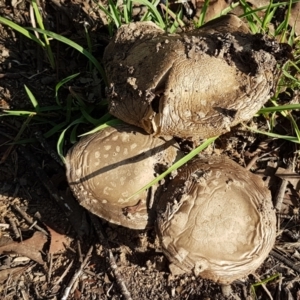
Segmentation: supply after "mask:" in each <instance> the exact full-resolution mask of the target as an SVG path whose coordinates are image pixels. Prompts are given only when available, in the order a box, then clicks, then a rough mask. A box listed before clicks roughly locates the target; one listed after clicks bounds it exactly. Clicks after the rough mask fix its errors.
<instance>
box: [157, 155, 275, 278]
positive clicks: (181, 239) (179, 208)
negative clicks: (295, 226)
mask: <svg viewBox="0 0 300 300" xmlns="http://www.w3.org/2000/svg"><path fill="white" fill-rule="evenodd" d="M157 211H158V216H157V230H158V235H159V237H160V241H161V244H162V249H163V252H164V253H165V255H166V256H167V258H168V259H169V260H170V261H171V262H172V263H173V266H171V268H170V269H171V270H174V272H175V271H177V272H178V269H177V270H176V268H173V269H172V267H174V265H175V266H176V267H177V268H179V270H181V271H184V272H194V273H195V274H196V275H198V274H199V275H200V276H201V277H203V278H208V279H211V280H214V281H216V282H219V283H222V284H229V283H231V282H232V281H234V280H236V279H240V278H242V277H244V276H246V275H248V274H249V273H251V272H252V271H254V270H255V269H257V268H258V267H259V266H260V265H261V264H262V262H263V261H264V259H265V258H266V257H267V256H268V254H269V252H270V251H271V249H272V247H273V245H274V242H275V237H276V217H275V210H274V209H273V205H272V200H271V195H270V192H269V190H268V189H267V188H266V187H265V186H264V183H263V181H262V179H261V178H259V177H258V176H257V175H254V174H253V173H251V172H250V171H247V170H246V169H244V168H242V167H241V166H240V165H238V164H237V163H235V162H233V161H231V160H230V159H228V158H226V157H222V156H219V157H218V156H212V157H210V158H200V157H198V158H195V159H194V160H192V161H190V162H189V163H188V164H187V165H185V166H184V167H183V168H181V169H180V170H179V171H178V174H177V176H176V177H175V178H174V179H173V180H172V181H171V182H170V183H169V185H168V187H167V191H166V193H165V194H164V195H163V197H161V198H160V200H159V201H158V208H157Z"/></svg>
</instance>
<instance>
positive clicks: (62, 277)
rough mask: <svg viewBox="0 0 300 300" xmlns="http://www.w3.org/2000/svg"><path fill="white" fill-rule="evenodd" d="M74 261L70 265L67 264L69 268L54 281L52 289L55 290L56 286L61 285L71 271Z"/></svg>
mask: <svg viewBox="0 0 300 300" xmlns="http://www.w3.org/2000/svg"><path fill="white" fill-rule="evenodd" d="M73 263H74V261H73V260H72V261H71V262H70V263H69V265H68V266H67V268H66V269H65V271H64V272H63V273H62V275H61V276H60V277H59V278H58V280H57V281H56V282H55V283H54V285H53V287H52V288H51V291H53V290H54V288H55V287H56V286H57V285H59V284H60V283H61V282H62V281H63V279H64V278H65V277H66V275H67V274H68V273H69V271H70V269H71V267H72V266H73Z"/></svg>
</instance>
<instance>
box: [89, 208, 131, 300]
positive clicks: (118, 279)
mask: <svg viewBox="0 0 300 300" xmlns="http://www.w3.org/2000/svg"><path fill="white" fill-rule="evenodd" d="M89 216H90V218H91V220H92V223H93V225H94V228H95V230H96V233H97V235H98V238H99V240H100V242H102V243H103V244H104V248H105V250H106V251H107V254H108V258H109V265H110V268H111V269H112V271H113V274H114V276H115V279H116V282H117V284H118V286H119V288H120V290H121V293H122V295H123V297H124V299H125V300H132V298H131V295H130V292H129V291H128V289H127V286H126V284H125V281H124V280H123V278H122V275H121V274H120V272H119V270H118V266H117V264H116V260H115V258H114V256H113V253H112V251H111V249H110V245H109V243H108V240H107V237H106V236H105V233H104V231H103V229H102V226H101V224H100V222H99V220H98V218H97V217H96V216H94V215H93V214H91V213H90V214H89Z"/></svg>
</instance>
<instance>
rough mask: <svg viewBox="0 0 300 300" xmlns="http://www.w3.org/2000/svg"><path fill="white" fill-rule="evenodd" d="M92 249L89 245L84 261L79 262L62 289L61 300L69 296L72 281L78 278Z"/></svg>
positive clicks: (65, 299)
mask: <svg viewBox="0 0 300 300" xmlns="http://www.w3.org/2000/svg"><path fill="white" fill-rule="evenodd" d="M92 251H93V246H91V247H90V249H89V251H88V253H87V254H86V257H85V259H84V261H83V262H82V263H81V264H80V267H79V269H78V270H77V271H76V272H75V274H74V275H73V277H72V278H71V280H70V282H69V284H68V286H67V287H66V288H65V291H64V294H63V295H62V297H61V300H67V298H68V297H69V294H70V291H71V288H72V286H73V285H74V283H75V282H76V280H77V279H78V277H79V276H80V275H81V273H82V271H83V269H84V267H85V266H86V265H87V263H88V260H89V259H90V256H91V254H92Z"/></svg>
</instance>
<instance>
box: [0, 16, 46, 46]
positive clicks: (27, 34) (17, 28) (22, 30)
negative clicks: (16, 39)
mask: <svg viewBox="0 0 300 300" xmlns="http://www.w3.org/2000/svg"><path fill="white" fill-rule="evenodd" d="M0 23H2V24H4V25H7V26H9V27H10V28H12V29H13V30H15V31H18V32H19V33H21V34H22V35H24V36H25V37H27V38H29V39H31V40H32V41H34V42H36V43H37V44H39V45H40V46H41V47H43V48H44V47H45V43H43V42H42V41H41V40H39V39H38V38H37V37H36V36H35V35H34V34H32V33H31V32H30V31H29V30H27V29H25V28H24V27H21V26H19V25H18V24H16V23H14V22H12V21H10V20H8V19H6V18H3V17H0Z"/></svg>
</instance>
